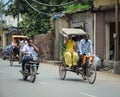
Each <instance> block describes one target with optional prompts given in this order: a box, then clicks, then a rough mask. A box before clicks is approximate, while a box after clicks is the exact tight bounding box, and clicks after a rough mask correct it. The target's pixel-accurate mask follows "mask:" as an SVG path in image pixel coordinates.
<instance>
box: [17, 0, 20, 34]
mask: <svg viewBox="0 0 120 97" xmlns="http://www.w3.org/2000/svg"><path fill="white" fill-rule="evenodd" d="M19 11H20V10H19V0H17V16H18V17H17V29H18V30H17V33H18V34H20V33H19V13H20V12H19Z"/></svg>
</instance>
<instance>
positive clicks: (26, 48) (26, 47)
mask: <svg viewBox="0 0 120 97" xmlns="http://www.w3.org/2000/svg"><path fill="white" fill-rule="evenodd" d="M22 52H25V53H26V54H31V53H33V52H34V48H33V47H32V46H29V45H28V44H26V45H24V47H23V48H22Z"/></svg>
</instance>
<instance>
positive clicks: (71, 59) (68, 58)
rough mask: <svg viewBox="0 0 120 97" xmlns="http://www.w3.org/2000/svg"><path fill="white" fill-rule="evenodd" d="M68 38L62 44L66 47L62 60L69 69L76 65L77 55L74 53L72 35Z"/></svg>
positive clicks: (74, 45)
mask: <svg viewBox="0 0 120 97" xmlns="http://www.w3.org/2000/svg"><path fill="white" fill-rule="evenodd" d="M68 38H69V39H68V40H66V41H65V42H64V44H65V45H66V51H65V53H64V59H65V63H66V65H68V66H69V67H70V68H71V67H74V66H76V65H77V61H78V54H77V53H76V52H75V50H76V43H75V42H74V41H73V40H72V35H69V36H68Z"/></svg>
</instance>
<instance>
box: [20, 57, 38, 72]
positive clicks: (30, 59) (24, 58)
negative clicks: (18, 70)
mask: <svg viewBox="0 0 120 97" xmlns="http://www.w3.org/2000/svg"><path fill="white" fill-rule="evenodd" d="M28 61H32V57H31V56H23V58H22V71H24V70H25V63H26V62H28ZM39 63H40V61H39V60H38V61H37V64H36V65H37V70H38V67H39Z"/></svg>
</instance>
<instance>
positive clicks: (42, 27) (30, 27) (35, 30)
mask: <svg viewBox="0 0 120 97" xmlns="http://www.w3.org/2000/svg"><path fill="white" fill-rule="evenodd" d="M27 1H28V2H29V3H30V5H31V6H32V7H34V8H35V9H37V10H38V11H40V12H44V13H47V14H51V15H52V14H53V13H57V12H60V11H63V10H65V11H66V12H72V11H75V10H78V9H79V8H87V7H88V5H87V6H82V5H81V4H89V2H90V1H92V0H78V2H80V3H81V4H72V5H66V6H57V7H50V6H43V5H40V4H38V3H36V2H34V0H27ZM37 1H38V2H42V3H44V4H49V5H55V4H64V3H68V2H71V1H74V0H37ZM5 13H6V15H12V16H13V17H16V16H17V15H18V13H20V14H21V15H22V19H23V21H22V22H19V27H22V28H24V31H25V33H26V34H27V35H28V36H32V35H34V34H41V33H47V32H48V31H50V22H49V21H50V16H48V15H43V14H41V13H38V12H36V10H34V9H33V8H31V7H30V6H29V5H28V4H27V3H26V2H25V0H15V1H14V3H13V4H11V5H10V6H9V8H8V10H6V12H5Z"/></svg>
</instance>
